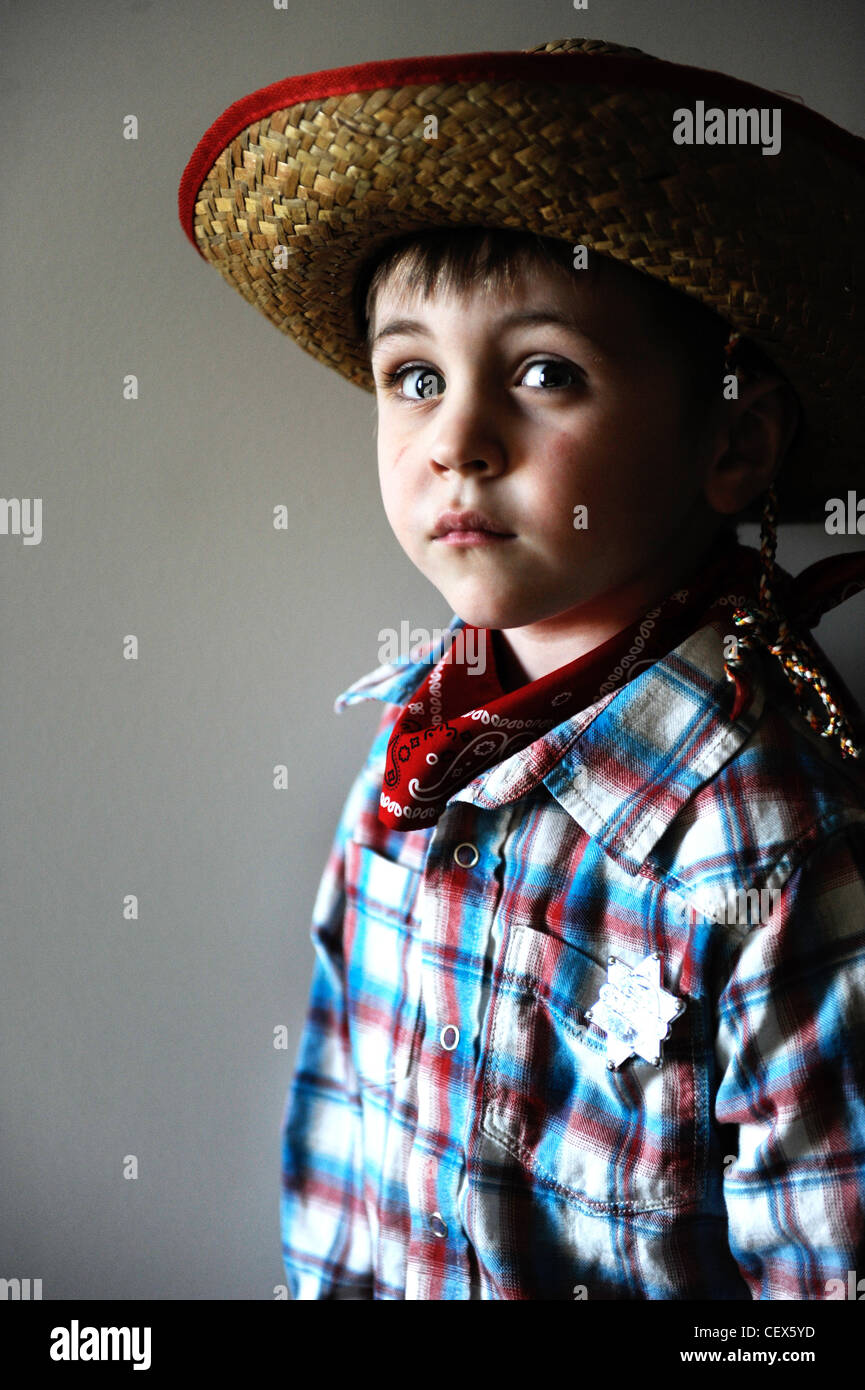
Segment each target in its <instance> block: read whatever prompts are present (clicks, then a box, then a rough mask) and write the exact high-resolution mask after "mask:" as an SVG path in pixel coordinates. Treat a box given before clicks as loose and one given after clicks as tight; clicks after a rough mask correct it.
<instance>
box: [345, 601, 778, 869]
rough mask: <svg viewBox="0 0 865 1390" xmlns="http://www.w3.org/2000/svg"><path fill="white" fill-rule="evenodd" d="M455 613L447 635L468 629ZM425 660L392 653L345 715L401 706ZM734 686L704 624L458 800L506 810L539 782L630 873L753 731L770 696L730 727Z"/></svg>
mask: <svg viewBox="0 0 865 1390" xmlns="http://www.w3.org/2000/svg"><path fill="white" fill-rule="evenodd" d="M464 626H465V624H464V623H463V621H462V619H461V618H458V617H457V616H456V615H454V617H453V618H452V619H451V622H450V623H449V625H448V629H447V630H448V631H449V632H450V631H455V630H456V629H458V628H460V627H464ZM429 670H430V666H429V663H428V662H425V661H423V660H420V661H412V660H411V659H410V658H407V659H406V660H402V661H396V662H392V663H389V664H387V665H384V666H379V667H378V668H377V669H376V670H374V671H370V672H369V673H368V674H367V675H364V676H361V677H360V679H359V680H356V681H355V682H354V683H353V684H352V685H350V686H349V687H348V689H347V690H344V691H343V692H342V694H340V695H339V696H338V697H337V699H336V701H335V703H334V709H335V711H336V712H337V713H341V712H342V711H343V710H344V709H346V708H347V707H348V706H349V705H352V704H356V703H358V702H359V701H360V700H382V701H384V702H386V703H388V704H395V705H404V704H405V703H406V702H407V701H408V699H409V697H410V696H411V695H412V694H413V693H414V691H415V690H416V689H417V688H418V686H419V685H420V684H421V682H422V681H423V680H424V679H425V677H426V675H427V674H428V673H429ZM731 702H732V685H731V684H730V682H729V681H728V680H727V679H726V676H725V674H724V652H723V642H722V639H721V637H720V636H719V635H718V633H717V632H716V631H715V629H714V628H713V627H712V626H706V627H703V628H700V629H699V630H698V631H697V632H694V633H692V634H691V635H690V636H689V637H688V638H686V640H685V641H684V642H682V643H681V644H680V645H679V646H678V647H676V648H675V649H674V650H673V651H672V652H669V653H668V655H667V656H665V657H662V658H661V659H660V660H658V661H656V662H655V663H654V664H653V665H652V666H650V667H647V668H645V669H644V670H643V671H642V672H641V673H640V674H639V675H637V676H635V677H634V679H633V680H631V681H628V682H627V683H626V684H625V685H624V686H622V687H620V689H619V690H616V691H613V692H612V694H608V695H605V696H604V697H603V698H602V699H601V700H598V701H596V703H595V704H593V705H590V706H589V707H588V708H587V709H585V710H582V711H581V712H580V713H579V714H577V715H574V716H573V717H572V718H571V719H567V720H565V721H564V722H563V723H562V724H559V725H558V726H557V727H556V728H554V729H551V730H550V732H549V733H547V734H544V735H542V736H541V737H540V738H539V739H537V740H536V741H535V742H534V743H532V744H530V745H529V746H528V747H527V748H523V749H520V750H519V751H518V752H516V753H514V754H513V755H512V756H511V757H509V758H505V759H504V760H503V761H502V762H500V763H497V764H496V765H495V766H494V767H492V768H489V769H488V770H487V771H486V772H483V773H481V775H480V776H479V777H476V778H475V779H474V781H472V782H470V783H469V784H468V785H467V786H465V787H462V788H461V789H460V790H459V791H458V792H456V793H455V794H454V796H453V797H451V800H452V801H468V802H470V803H472V804H474V805H476V806H483V807H488V808H495V807H500V806H504V805H506V804H508V803H509V802H512V801H515V800H518V799H519V798H520V797H522V796H525V795H527V793H528V792H530V791H532V790H533V789H534V788H535V787H536V786H537V785H538V784H539V783H541V782H542V783H543V784H544V786H545V787H546V788H547V790H548V791H549V792H550V794H551V795H552V796H553V797H555V799H556V801H558V802H559V804H560V805H561V806H562V807H563V808H564V809H565V810H566V811H567V812H568V814H569V815H570V816H572V817H573V819H574V820H575V821H576V822H577V824H578V825H580V827H581V828H582V829H583V830H584V831H585V832H586V833H587V834H590V835H592V836H593V837H594V839H595V840H597V842H598V843H599V844H600V845H601V846H602V847H603V848H604V850H605V851H606V852H607V854H608V855H610V857H611V858H612V859H614V860H615V861H616V862H617V863H620V864H621V866H622V867H623V868H624V869H626V870H627V871H628V872H630V873H635V872H636V871H637V870H638V869H639V868H640V866H641V865H642V864H643V863H644V862H645V860H646V858H647V857H648V855H649V854H650V853H651V851H652V849H653V848H654V846H655V845H656V844H657V842H658V840H659V839H660V838H661V836H662V835H663V834H664V832H665V830H666V829H667V827H668V826H669V825H670V824H671V823H672V821H673V820H674V819H675V817H676V816H677V815H678V813H679V811H680V810H681V808H682V806H684V804H685V802H686V801H688V800H689V799H690V798H691V797H692V796H693V795H694V793H695V792H696V791H697V790H698V788H699V787H701V786H702V785H703V784H704V783H705V782H707V781H709V780H710V778H712V777H714V776H715V774H716V773H717V772H718V771H719V769H720V768H721V767H722V766H723V765H724V763H726V762H727V761H728V760H729V759H730V758H731V757H732V756H733V755H734V754H735V753H736V752H737V750H738V749H739V748H740V747H741V745H742V744H743V743H744V742H745V740H746V739H748V738H749V737H750V735H751V734H752V732H753V730H754V728H755V727H756V724H757V722H758V720H759V718H760V715H761V713H762V710H763V703H764V692H763V686H762V684H761V682H760V681H759V680H755V681H754V683H753V689H752V695H751V702H750V704H749V705H748V706H747V708H746V709H745V710H743V712H742V713H741V714H740V716H739V718H738V719H737V720H736V721H735V723H731V722H730V719H729V717H728V715H727V714H726V713H725V710H728V709H729V708H730V704H731Z"/></svg>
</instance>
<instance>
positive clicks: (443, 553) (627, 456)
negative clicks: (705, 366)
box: [372, 263, 721, 635]
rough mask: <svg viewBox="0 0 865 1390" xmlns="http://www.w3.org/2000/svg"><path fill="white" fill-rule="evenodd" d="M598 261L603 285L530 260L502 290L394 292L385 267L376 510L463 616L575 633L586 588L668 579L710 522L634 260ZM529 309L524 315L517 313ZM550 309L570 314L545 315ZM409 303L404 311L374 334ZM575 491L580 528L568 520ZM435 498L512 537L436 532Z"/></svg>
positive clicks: (677, 385) (689, 433)
mask: <svg viewBox="0 0 865 1390" xmlns="http://www.w3.org/2000/svg"><path fill="white" fill-rule="evenodd" d="M604 271H605V273H604V276H603V280H602V283H599V284H593V283H587V282H586V281H583V282H581V280H580V272H579V271H578V270H575V271H574V272H573V281H572V284H571V282H569V281H568V280H566V279H564V278H563V277H562V276H561V275H560V274H558V273H556V271H555V270H554V269H552V268H550V269H547V268H540V267H539V268H535V267H531V268H529V269H527V270H526V271H525V272H524V273H523V274H522V276H521V277H520V280H519V283H518V284H517V286H516V288H515V289H514V290H507V289H502V290H500V291H497V292H494V293H492V292H489V291H487V292H484V291H483V290H482V289H473V290H472V292H470V293H464V294H458V295H450V296H447V297H445V296H443V295H437V294H434V295H431V296H430V298H429V299H428V300H422V299H421V298H420V297H419V296H417V295H412V296H411V297H410V298H409V299H405V298H403V299H401V300H399V301H397V299H396V298H395V297H394V295H393V294H392V293H391V292H389V289H388V285H387V283H386V284H385V285H384V286H383V287H382V289H381V290H380V292H379V294H378V296H377V302H376V306H375V314H374V323H373V347H372V368H373V373H374V378H375V385H376V398H377V403H378V463H379V477H380V483H381V491H382V500H383V502H384V508H385V512H386V515H387V518H388V520H389V522H390V524H391V526H392V528H393V531H394V533H395V535H396V537H397V540H398V541H399V543H400V545H401V546H402V548H403V549H404V550H405V552H406V554H407V555H408V556H409V558H410V559H411V560H412V562H413V563H414V564H415V565H416V566H417V568H418V569H419V570H420V571H421V572H422V573H423V574H424V575H426V577H427V578H428V579H429V580H430V581H431V583H433V584H434V585H435V587H436V588H437V589H438V590H439V591H440V592H441V593H442V594H443V595H444V597H445V598H446V599H447V602H448V604H449V605H450V606H451V608H452V610H453V611H454V612H455V613H456V614H458V616H459V617H461V618H462V619H463V621H464V622H466V623H469V624H472V625H473V626H476V627H487V628H493V629H517V628H527V627H528V626H529V625H531V624H539V623H540V624H542V623H543V622H544V620H547V619H551V618H557V621H556V623H555V624H553V625H552V626H553V627H554V628H555V630H556V633H557V635H561V633H562V630H563V624H564V626H565V628H567V627H568V625H569V624H571V623H573V630H574V632H575V633H576V632H577V631H578V630H579V628H580V625H581V623H584V622H585V619H586V618H590V617H591V610H592V605H593V601H595V602H597V601H598V600H599V598H600V596H605V595H607V596H608V595H609V594H610V593H611V592H612V591H615V590H617V589H619V588H620V587H622V586H624V587H625V588H626V589H627V588H628V587H629V586H633V583H634V581H635V580H636V581H637V583H638V584H641V582H642V580H643V579H645V581H646V584H645V585H643V587H644V588H645V591H646V593H654V592H657V593H658V594H660V593H662V592H666V591H667V588H668V576H669V575H671V574H674V573H678V572H679V571H681V570H682V569H683V567H685V566H686V565H687V564H688V563H689V562H690V561H691V559H692V558H694V557H695V556H698V555H699V554H700V552H701V550H702V549H703V548H705V546H706V545H707V544H708V541H709V539H710V538H711V534H712V533H713V531H714V529H715V526H716V524H717V521H718V517H717V515H716V514H715V513H713V512H712V511H711V509H710V508H709V507H708V505H707V503H706V501H705V499H704V497H703V490H702V486H701V462H700V460H701V458H702V457H703V450H704V449H705V447H706V441H705V440H703V439H698V438H697V436H696V435H695V433H694V431H693V428H691V429H688V428H686V424H685V419H686V416H685V401H684V399H683V385H682V378H681V374H680V369H679V368H678V367H677V366H676V364H675V362H674V360H673V359H672V358H671V357H669V356H667V355H666V354H665V353H664V352H663V351H662V349H661V348H660V347H659V346H657V345H656V344H655V343H654V342H653V340H652V337H651V330H652V319H651V312H652V310H650V309H649V307H648V302H647V300H646V298H645V296H644V295H643V294H642V293H641V286H640V285H639V284H635V283H634V280H635V276H634V272H628V271H627V270H626V269H624V268H622V267H619V266H617V265H616V264H615V263H611V264H610V265H605V267H604ZM655 312H656V311H655ZM528 314H531V315H532V316H537V321H534V322H528V321H517V319H516V316H517V315H528ZM555 314H558V315H560V316H561V315H563V314H564V315H566V316H569V317H571V318H573V321H574V323H573V326H569V325H568V324H565V323H560V322H558V323H557V322H552V321H542V320H544V319H545V318H546V317H547V315H555ZM409 319H410V320H414V321H417V326H414V327H412V326H410V325H408V324H406V323H403V324H402V326H401V327H400V330H399V332H398V333H397V334H391V333H387V334H386V335H385V336H382V337H378V335H380V334H381V333H382V330H385V329H388V328H389V327H392V326H394V325H395V324H396V322H397V321H398V320H409ZM403 367H408V370H406V371H405V373H404V375H403V377H402V379H401V380H397V381H395V382H393V383H392V384H390V385H388V384H387V383H386V374H387V373H394V372H397V371H399V370H400V369H401V368H403ZM431 386H432V388H433V390H434V394H430V387H431ZM425 391H426V393H427V394H425ZM720 391H721V384H720V382H719V395H720ZM581 506H582V507H585V508H586V512H585V513H584V514H582V515H584V516H585V518H586V521H585V529H582V528H580V529H577V527H576V526H575V508H578V507H581ZM444 511H480V512H483V513H485V514H486V516H487V517H488V519H489V520H490V522H491V523H493V524H494V525H496V526H498V527H499V528H501V529H502V530H504V531H506V532H508V533H509V536H508V538H506V539H501V538H500V539H497V540H490V539H489V538H487V539H486V540H483V538H481V539H475V540H474V541H472V540H471V539H468V540H467V542H466V541H464V542H463V543H461V544H457V543H455V542H454V540H453V539H451V540H450V541H448V540H446V539H444V538H442V537H437V535H436V529H437V522H438V518H439V516H440V514H441V513H442V512H444ZM580 515H581V514H580V513H579V512H578V513H576V517H577V519H578V520H579V517H580ZM653 580H656V581H657V582H656V584H655V586H654V589H653ZM625 621H627V619H625ZM623 625H624V623H623Z"/></svg>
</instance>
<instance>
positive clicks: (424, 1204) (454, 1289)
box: [406, 802, 512, 1300]
mask: <svg viewBox="0 0 865 1390" xmlns="http://www.w3.org/2000/svg"><path fill="white" fill-rule="evenodd" d="M511 809H512V808H510V807H505V808H504V809H503V810H501V811H490V810H481V809H480V808H478V807H476V806H474V805H472V804H471V803H468V802H453V803H449V805H448V807H447V808H446V810H445V812H444V813H443V815H442V816H441V818H440V819H439V822H438V824H437V825H436V828H435V832H434V835H433V838H432V839H431V841H430V845H429V849H428V852H427V860H426V866H425V870H424V880H423V886H422V889H421V893H422V902H421V940H422V961H423V963H422V989H423V1002H424V1014H425V1019H426V1023H425V1033H424V1041H423V1048H422V1051H421V1056H420V1061H419V1067H418V1141H417V1142H416V1143H415V1144H414V1146H413V1149H412V1153H411V1157H410V1159H409V1164H408V1175H407V1177H408V1191H409V1200H410V1205H411V1212H412V1242H411V1249H410V1252H409V1258H408V1262H407V1269H406V1298H408V1299H424V1300H440V1299H444V1298H446V1299H469V1298H479V1297H480V1296H481V1293H480V1287H479V1283H478V1278H477V1274H476V1270H477V1260H476V1258H475V1257H474V1252H473V1251H472V1249H471V1247H470V1244H469V1241H468V1238H467V1235H466V1232H465V1228H464V1226H463V1222H462V1219H461V1212H462V1211H464V1208H465V1199H466V1153H465V1143H466V1137H467V1134H468V1128H469V1124H470V1120H471V1116H470V1115H469V1113H468V1111H469V1107H470V1105H471V1100H472V1094H473V1078H474V1073H475V1069H476V1066H477V1060H478V1049H479V1040H480V1036H481V1029H482V1026H483V1016H484V1013H485V1008H486V1002H487V999H488V994H489V979H488V975H489V972H490V969H491V966H492V962H493V960H494V958H495V950H494V949H492V948H491V945H490V942H491V938H492V939H495V927H494V923H495V919H496V908H497V906H498V896H499V893H500V876H497V875H496V874H495V872H494V871H495V869H496V867H497V865H498V863H499V858H500V847H501V844H502V842H503V840H504V838H505V835H506V832H507V825H508V820H509V812H510V810H511ZM470 966H471V967H472V968H470Z"/></svg>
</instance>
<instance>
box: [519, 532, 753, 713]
mask: <svg viewBox="0 0 865 1390" xmlns="http://www.w3.org/2000/svg"><path fill="white" fill-rule="evenodd" d="M723 543H724V537H722V536H721V535H719V536H716V537H715V538H714V539H713V540H712V542H711V543H710V544H709V545H708V546H706V547H705V548H704V550H703V553H702V554H700V555H699V556H697V557H696V558H695V557H693V556H691V557H690V558H689V559H688V560H687V561H686V562H685V563H683V562H682V560H681V557H679V559H678V563H676V564H669V565H662V566H661V567H654V568H653V569H652V570H651V571H644V572H642V573H641V574H639V575H637V576H635V578H634V579H632V580H631V581H629V582H628V583H626V584H624V585H621V586H620V587H619V588H617V589H613V590H609V591H608V592H607V593H605V594H601V595H599V596H598V597H597V598H595V599H593V600H591V601H590V602H588V603H585V604H580V605H579V606H578V607H577V608H573V609H568V610H566V611H565V612H564V613H557V614H556V615H555V616H554V617H552V618H547V619H544V620H543V621H542V622H539V623H533V624H531V625H530V626H529V627H522V628H508V629H496V630H494V631H493V634H492V642H493V650H494V652H495V659H496V670H497V672H498V676H499V680H500V682H501V686H502V690H503V691H504V692H505V693H506V694H507V693H510V692H511V691H513V690H518V689H519V688H520V687H521V686H523V685H527V684H530V683H531V682H532V681H536V680H540V679H541V678H542V677H543V676H547V675H549V674H550V672H552V671H557V670H559V668H560V667H562V666H567V665H568V664H569V663H570V662H572V661H576V660H577V658H578V657H581V656H585V655H587V654H588V653H589V652H592V651H594V650H595V648H596V647H599V646H601V645H602V644H603V643H604V642H607V641H609V639H610V638H611V637H615V635H616V633H618V632H621V631H622V630H623V629H624V628H626V627H628V626H629V625H630V624H631V623H633V622H635V621H636V620H637V618H639V617H641V616H642V615H643V614H644V613H645V612H646V611H647V610H648V609H650V608H652V607H653V606H654V605H655V604H656V603H658V602H659V601H660V600H661V599H664V598H666V597H667V595H668V594H670V593H672V592H673V591H674V590H675V589H677V588H681V587H684V586H685V585H686V584H687V583H688V581H689V579H690V578H692V577H693V575H694V574H696V573H698V572H699V571H700V569H702V568H703V567H704V566H705V564H706V563H707V558H708V555H709V553H710V551H713V549H714V546H715V545H716V544H718V545H721V544H723ZM734 543H735V542H734Z"/></svg>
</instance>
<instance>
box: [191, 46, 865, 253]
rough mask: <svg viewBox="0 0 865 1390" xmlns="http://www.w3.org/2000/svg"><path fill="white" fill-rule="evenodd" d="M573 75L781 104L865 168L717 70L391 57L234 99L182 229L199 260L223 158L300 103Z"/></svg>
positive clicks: (849, 148) (539, 59)
mask: <svg viewBox="0 0 865 1390" xmlns="http://www.w3.org/2000/svg"><path fill="white" fill-rule="evenodd" d="M575 77H578V78H579V80H580V82H584V83H586V84H588V85H593V86H612V87H629V86H635V87H642V88H647V89H651V88H659V87H667V88H669V89H670V90H671V91H680V92H693V93H694V94H695V95H696V96H697V97H703V98H711V99H712V100H713V101H714V100H716V99H721V98H724V97H725V96H726V97H728V98H729V99H730V100H731V101H735V100H738V101H740V102H744V103H745V104H747V105H750V106H753V105H755V104H760V105H763V106H766V105H771V106H773V107H774V106H779V107H780V108H781V110H782V111H783V113H784V120H785V122H789V123H790V124H791V125H792V126H793V127H794V128H795V129H798V130H799V131H800V132H801V133H802V134H804V135H810V136H811V137H812V138H813V139H815V140H817V141H818V142H819V143H821V144H823V145H824V146H825V147H826V148H828V149H830V150H831V151H832V152H833V153H834V154H836V155H838V156H839V157H840V158H842V159H847V160H850V161H851V163H853V164H856V165H858V166H860V167H861V168H865V140H862V139H861V138H860V137H859V136H857V135H853V134H852V133H851V132H850V131H849V130H845V129H844V127H843V126H839V125H836V124H835V123H834V121H830V120H829V118H828V117H827V116H821V115H820V114H819V112H817V111H812V110H811V108H810V107H807V106H802V105H800V104H799V103H798V102H796V101H790V100H789V99H788V98H787V97H782V96H780V95H779V94H778V93H777V92H772V91H769V90H768V89H767V88H765V87H757V86H755V85H754V84H753V83H751V82H744V81H742V80H741V79H740V78H738V77H728V76H727V75H726V74H725V73H719V72H715V71H713V70H712V69H711V68H696V67H689V66H686V65H683V64H680V63H668V62H665V61H663V60H660V59H656V60H653V61H647V60H646V59H644V58H629V57H612V56H605V55H604V54H597V53H512V52H491V53H456V54H445V55H438V56H437V55H430V56H427V57H417V58H388V59H385V60H382V61H378V62H374V63H357V64H354V65H352V66H349V67H343V68H330V69H327V70H325V71H322V72H309V73H304V74H302V75H301V76H298V77H287V78H284V79H283V80H282V81H281V82H272V83H271V84H270V86H268V87H261V88H259V90H258V91H257V92H251V93H250V94H249V96H245V97H241V98H240V100H239V101H235V102H234V103H233V104H232V105H231V106H229V107H228V109H227V110H226V111H224V112H223V113H222V115H221V116H220V117H219V118H218V119H217V120H216V121H214V123H213V125H212V126H211V127H210V128H209V130H207V131H206V132H205V133H204V135H203V136H202V137H201V139H200V140H199V142H198V144H197V145H196V147H195V150H194V151H193V154H192V157H191V159H190V160H189V162H188V164H187V166H186V168H185V169H184V171H183V177H182V178H181V180H180V189H179V193H178V211H179V214H180V222H181V226H182V227H183V230H184V231H185V233H186V235H187V237H188V238H189V240H190V241H191V242H192V245H193V246H194V247H195V249H196V251H198V252H199V255H203V252H202V251H201V249H200V247H199V246H198V243H197V241H196V239H195V233H194V230H193V219H194V215H195V202H196V199H197V197H198V191H199V189H200V188H201V185H202V183H203V182H204V180H205V178H206V177H207V175H208V173H209V172H210V170H211V169H212V168H213V165H214V164H215V163H216V160H217V159H218V157H219V155H220V154H221V153H222V151H223V150H224V149H225V148H226V147H227V146H228V145H230V144H231V141H232V140H233V139H234V138H235V137H236V136H237V135H239V134H240V132H241V131H242V130H245V129H246V127H247V126H249V125H253V124H254V123H255V121H258V120H261V119H262V117H264V116H269V115H271V113H272V112H274V111H280V110H283V109H284V108H285V107H288V106H294V105H295V104H296V103H297V102H301V101H311V100H324V99H325V98H326V97H333V96H346V95H347V94H348V93H349V92H369V91H376V90H377V89H379V88H382V87H408V86H413V85H427V84H432V83H441V82H483V81H487V82H491V81H492V82H497V81H501V82H505V81H511V80H516V81H527V82H528V81H532V82H542V83H556V82H562V83H568V82H572V81H573V80H574V78H575ZM755 97H762V98H763V101H762V102H761V103H756V102H755V100H754V99H755Z"/></svg>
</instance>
